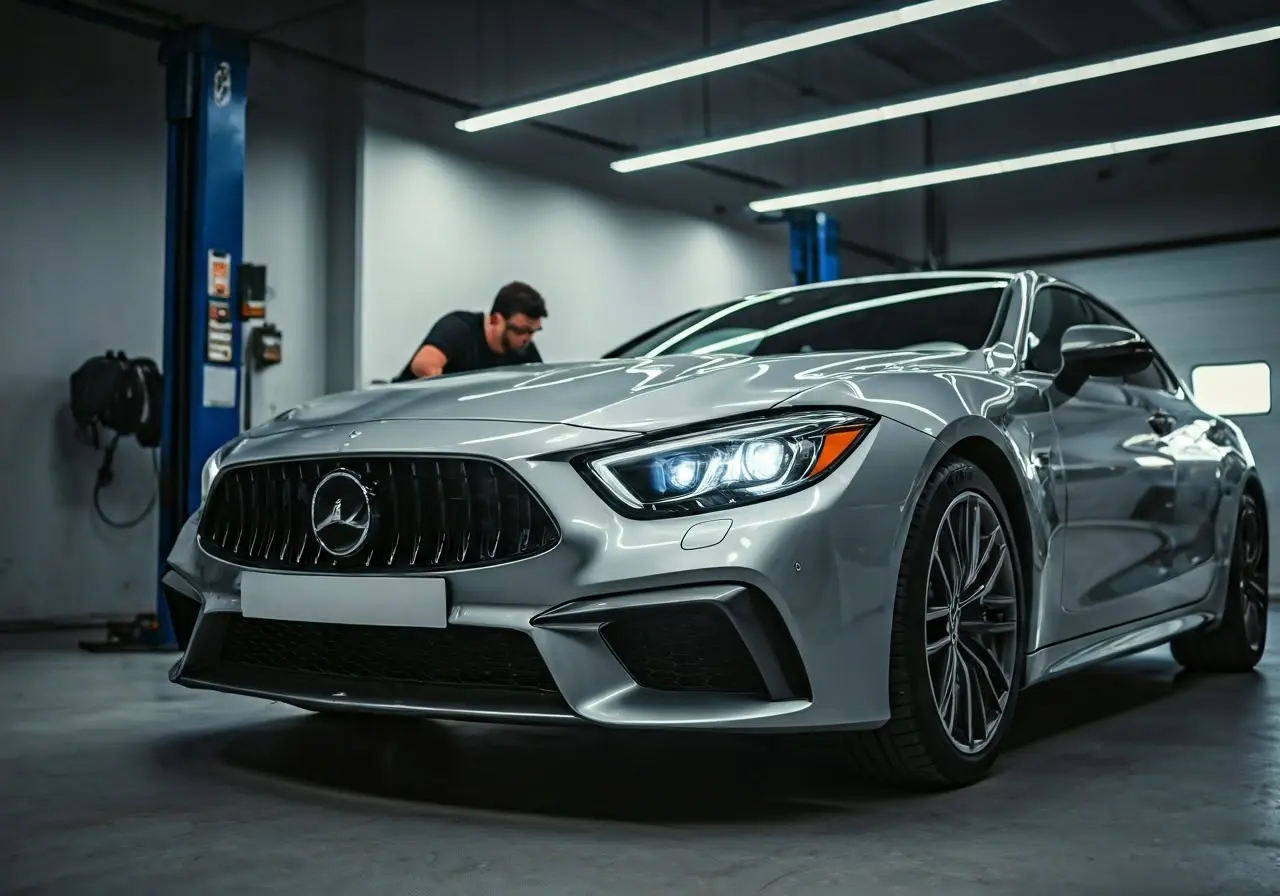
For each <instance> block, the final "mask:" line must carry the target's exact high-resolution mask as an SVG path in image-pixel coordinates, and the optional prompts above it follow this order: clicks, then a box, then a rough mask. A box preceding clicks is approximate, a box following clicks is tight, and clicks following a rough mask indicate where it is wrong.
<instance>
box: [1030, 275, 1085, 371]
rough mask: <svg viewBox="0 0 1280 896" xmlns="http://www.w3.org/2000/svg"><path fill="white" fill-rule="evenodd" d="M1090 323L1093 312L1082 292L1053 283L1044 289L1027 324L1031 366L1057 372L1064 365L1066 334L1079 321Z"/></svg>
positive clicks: (1031, 368)
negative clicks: (1063, 350) (1061, 287)
mask: <svg viewBox="0 0 1280 896" xmlns="http://www.w3.org/2000/svg"><path fill="white" fill-rule="evenodd" d="M1089 323H1093V316H1092V315H1091V314H1090V313H1089V309H1088V307H1087V306H1086V305H1085V303H1084V300H1083V299H1082V298H1081V297H1080V295H1079V294H1078V293H1074V292H1071V291H1070V290H1066V289H1058V288H1056V287H1052V286H1051V287H1047V288H1045V289H1041V290H1040V291H1039V292H1037V293H1036V298H1035V302H1034V303H1033V304H1032V306H1031V323H1030V325H1029V327H1028V328H1027V357H1026V367H1027V369H1028V370H1035V371H1038V372H1040V373H1049V374H1056V373H1057V372H1058V371H1059V370H1061V369H1062V334H1064V333H1066V332H1067V328H1069V327H1074V326H1075V325H1076V324H1089Z"/></svg>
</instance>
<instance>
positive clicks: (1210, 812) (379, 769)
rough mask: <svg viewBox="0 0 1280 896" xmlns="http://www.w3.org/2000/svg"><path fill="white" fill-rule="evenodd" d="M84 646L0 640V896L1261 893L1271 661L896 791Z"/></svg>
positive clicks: (1278, 881)
mask: <svg viewBox="0 0 1280 896" xmlns="http://www.w3.org/2000/svg"><path fill="white" fill-rule="evenodd" d="M1273 623H1280V617H1276V616H1275V615H1273ZM1273 630H1274V631H1280V627H1274V626H1273ZM95 634H96V633H95ZM75 640H76V636H75V635H71V636H68V635H46V636H33V635H25V636H10V637H6V638H4V639H0V734H2V736H0V892H3V893H30V894H45V893H48V894H91V896H108V894H115V893H120V894H126V893H127V894H130V896H151V894H161V893H172V892H179V893H182V894H184V896H188V894H190V896H196V894H217V896H223V894H235V896H251V894H257V893H268V892H270V893H287V894H296V896H320V894H364V893H370V894H378V896H395V894H401V893H403V894H431V896H452V894H485V896H489V894H547V896H553V894H554V896H626V894H633V893H655V894H665V896H681V894H725V896H747V894H759V893H765V894H804V896H820V894H827V893H831V894H836V893H838V894H870V896H893V894H908V893H911V894H915V893H942V894H946V896H965V894H971V893H999V894H1019V896H1048V894H1057V893H1080V894H1087V896H1111V894H1129V893H1133V894H1152V896H1154V894H1162V896H1169V894H1178V896H1181V894H1186V896H1210V894H1222V896H1252V894H1262V893H1280V659H1278V658H1277V654H1276V653H1274V652H1273V653H1271V654H1270V655H1269V657H1268V659H1267V661H1266V662H1265V663H1264V665H1263V667H1262V668H1261V669H1260V672H1259V674H1256V675H1248V676H1243V677H1233V678H1203V679H1197V678H1190V677H1187V676H1179V675H1178V674H1177V672H1178V670H1177V667H1176V666H1175V665H1174V664H1173V662H1172V660H1170V659H1169V657H1168V652H1167V651H1165V650H1159V651H1153V652H1151V653H1149V654H1144V655H1142V656H1138V657H1134V658H1132V659H1129V660H1124V661H1120V662H1116V663H1112V664H1109V665H1106V666H1104V667H1101V668H1099V669H1096V670H1092V671H1086V672H1082V673H1078V674H1077V675H1076V676H1075V677H1073V678H1070V679H1066V680H1062V681H1059V682H1054V683H1050V684H1047V685H1044V686H1043V687H1041V688H1038V689H1035V690H1032V691H1030V692H1028V694H1027V695H1026V697H1025V698H1024V702H1023V704H1022V707H1021V713H1020V717H1019V721H1018V724H1017V729H1016V737H1015V740H1016V743H1015V744H1014V745H1013V746H1012V747H1011V748H1010V750H1009V752H1008V753H1007V754H1006V755H1005V757H1004V758H1003V759H1002V761H1001V763H1000V764H999V765H998V766H997V773H996V774H995V775H994V776H993V777H992V778H991V779H990V780H988V781H986V782H984V783H982V784H980V785H978V786H976V787H973V788H970V789H968V790H965V791H961V792H954V793H949V794H945V795H932V796H901V795H894V794H888V793H883V792H875V791H869V790H867V789H865V788H860V787H858V786H856V785H853V784H851V783H849V782H848V781H846V780H845V779H844V777H843V776H842V774H841V769H840V766H839V764H838V763H837V762H836V761H834V759H833V758H832V757H831V755H830V754H829V753H828V747H827V745H826V744H824V743H823V742H822V741H821V740H817V741H811V740H810V739H805V740H803V741H791V740H787V741H773V740H755V739H730V738H723V737H704V736H688V735H685V736H649V735H641V736H637V735H624V734H616V733H613V732H602V731H593V730H583V731H548V730H541V729H522V728H484V727H473V726H439V725H425V724H410V725H404V724H399V725H378V724H373V723H369V722H365V723H355V724H351V723H347V724H335V723H333V722H331V721H329V720H325V719H321V718H319V717H315V716H311V715H308V714H305V713H302V712H298V711H296V710H292V709H289V708H287V707H282V706H276V705H270V704H267V703H262V702H255V701H253V700H246V699H237V698H232V697H227V696H223V695H216V694H206V693H195V692H191V691H186V690H183V689H181V688H177V687H174V686H172V685H170V684H168V683H167V681H166V679H165V669H166V667H167V666H168V664H169V663H170V662H171V658H170V657H163V656H149V655H128V656H122V655H112V656H102V655H91V654H88V653H84V652H80V651H78V650H76V649H75V647H74V643H75Z"/></svg>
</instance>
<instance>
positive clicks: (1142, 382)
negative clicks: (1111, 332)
mask: <svg viewBox="0 0 1280 896" xmlns="http://www.w3.org/2000/svg"><path fill="white" fill-rule="evenodd" d="M1089 307H1090V308H1092V309H1093V315H1094V317H1095V318H1096V320H1097V322H1098V323H1100V324H1107V325H1109V326H1113V327H1127V328H1129V329H1130V330H1135V329H1137V328H1136V327H1134V325H1133V324H1131V323H1129V321H1127V320H1125V319H1124V318H1123V317H1121V316H1120V315H1119V314H1117V313H1116V312H1114V311H1112V310H1111V309H1110V308H1107V307H1106V306H1104V305H1103V304H1102V303H1100V302H1096V301H1090V302H1089ZM1123 382H1124V384H1125V385H1126V386H1137V387H1138V388H1139V389H1155V390H1157V391H1160V392H1176V391H1178V385H1177V380H1176V379H1175V378H1174V376H1173V374H1172V373H1171V372H1170V371H1169V366H1168V365H1167V364H1166V363H1165V361H1164V359H1163V358H1161V357H1160V355H1159V353H1156V356H1155V360H1154V361H1153V362H1152V364H1151V366H1150V367H1148V368H1147V369H1146V370H1141V371H1139V372H1138V373H1134V374H1130V375H1129V376H1127V377H1125V378H1124V380H1123Z"/></svg>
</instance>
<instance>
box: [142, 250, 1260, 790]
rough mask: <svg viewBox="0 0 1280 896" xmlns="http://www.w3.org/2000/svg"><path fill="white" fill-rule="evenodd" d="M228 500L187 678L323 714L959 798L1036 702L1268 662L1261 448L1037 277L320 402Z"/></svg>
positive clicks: (183, 614)
mask: <svg viewBox="0 0 1280 896" xmlns="http://www.w3.org/2000/svg"><path fill="white" fill-rule="evenodd" d="M203 480H204V481H203V483H202V487H203V489H204V499H203V503H202V506H201V508H200V510H199V511H198V512H197V513H196V514H194V515H193V517H192V518H191V519H190V520H189V521H188V522H187V523H186V525H185V527H184V528H183V529H182V531H181V533H180V535H179V537H178V540H177V542H176V545H175V547H174V548H173V550H172V553H171V554H170V556H169V558H168V566H169V568H168V570H167V571H166V572H165V574H164V576H163V584H164V590H165V594H166V596H167V602H168V606H169V610H170V614H171V617H172V620H173V623H174V628H175V630H176V632H177V636H178V640H179V644H180V646H181V647H182V648H183V655H182V657H181V658H180V659H179V661H178V662H177V663H176V664H175V665H174V667H173V669H172V671H171V673H170V676H171V679H172V680H173V681H174V682H176V683H178V684H180V685H184V686H186V687H190V688H206V689H213V690H217V691H224V692H228V693H233V694H241V695H247V696H250V697H256V698H265V699H270V700H276V701H282V702H284V703H288V704H293V705H295V706H298V707H302V708H305V709H309V710H313V711H320V712H340V713H391V714H401V715H409V716H421V717H429V718H440V719H452V720H471V721H491V722H503V723H511V722H528V723H556V724H575V723H576V724H584V723H585V724H593V725H601V726H610V727H614V728H634V729H689V730H692V729H698V730H708V729H711V730H719V731H738V732H753V733H768V732H830V733H832V734H833V735H834V736H835V738H836V739H837V740H839V741H840V742H842V743H844V744H847V746H848V752H849V757H850V762H851V769H861V770H865V771H868V772H871V773H875V774H880V775H884V776H888V777H890V778H892V779H896V780H897V781H899V782H902V783H904V784H910V785H914V786H927V787H955V786H962V785H965V784H968V783H972V782H974V781H976V780H978V779H980V778H981V777H982V776H983V775H985V774H986V773H987V772H988V770H989V769H990V767H991V765H992V763H993V762H994V761H995V759H996V757H997V754H998V753H999V751H1000V749H1001V743H1002V741H1003V740H1004V739H1005V737H1006V735H1007V734H1008V732H1009V728H1010V724H1011V722H1012V720H1013V717H1014V714H1015V711H1016V709H1017V705H1018V697H1019V694H1020V692H1022V691H1023V690H1024V689H1025V688H1027V687H1028V686H1031V685H1034V684H1036V683H1037V682H1042V681H1045V680H1047V679H1049V678H1052V677H1055V676H1059V675H1063V674H1065V673H1068V672H1070V671H1072V670H1075V669H1079V668H1081V667H1083V666H1087V665H1090V664H1093V663H1097V662H1100V661H1103V660H1107V659H1110V658H1113V657H1117V656H1121V655H1124V654H1129V653H1133V652H1137V651H1141V650H1145V649H1148V648H1151V647H1155V646H1158V645H1161V644H1166V643H1167V644H1170V645H1171V648H1172V652H1173V655H1174V657H1175V658H1176V659H1177V661H1178V662H1179V663H1181V664H1182V665H1183V666H1185V667H1186V668H1188V669H1192V670H1197V671H1203V672H1217V673H1230V672H1244V671H1247V670H1250V669H1252V668H1253V667H1254V666H1255V664H1257V662H1258V661H1259V659H1260V658H1261V656H1262V653H1263V650H1264V649H1265V644H1266V624H1267V584H1268V558H1269V547H1270V538H1269V527H1268V516H1267V505H1266V501H1265V498H1264V495H1263V491H1262V485H1261V480H1260V478H1259V474H1258V471H1257V468H1256V467H1255V463H1254V459H1253V457H1252V455H1251V454H1250V451H1249V447H1248V445H1247V444H1246V442H1245V439H1244V437H1243V436H1242V434H1241V432H1240V430H1239V428H1238V427H1237V426H1236V425H1234V424H1233V423H1232V422H1231V421H1230V420H1227V419H1223V418H1221V417H1217V416H1214V415H1213V414H1210V413H1208V412H1206V411H1205V410H1203V409H1202V408H1201V407H1199V406H1198V405H1197V404H1196V401H1195V399H1194V398H1193V397H1192V395H1190V394H1189V391H1188V389H1187V388H1186V387H1185V386H1184V385H1183V383H1182V382H1181V381H1180V380H1179V379H1178V377H1177V376H1176V375H1175V374H1174V372H1173V370H1172V369H1171V368H1170V366H1169V365H1168V363H1166V361H1165V360H1164V359H1163V358H1162V357H1161V356H1160V354H1159V352H1158V351H1157V350H1156V349H1155V348H1154V347H1153V346H1152V345H1151V343H1150V342H1148V341H1147V340H1146V339H1145V338H1144V337H1143V336H1142V335H1140V333H1139V332H1138V331H1137V330H1135V329H1134V327H1133V326H1131V325H1130V324H1129V322H1128V321H1126V320H1125V319H1124V318H1123V317H1121V316H1120V315H1119V314H1117V313H1116V312H1115V311H1114V310H1113V309H1112V308H1111V307H1109V306H1108V305H1106V304H1104V303H1103V302H1102V301H1100V300H1099V299H1098V298H1097V297H1095V296H1093V295H1091V294H1089V293H1087V292H1085V291H1083V290H1081V289H1079V288H1077V287H1075V286H1073V285H1071V284H1068V283H1065V282H1062V281H1060V280H1056V279H1054V278H1051V277H1048V276H1044V275H1042V274H1039V273H1036V272H1030V271H1028V272H1022V273H1016V274H1013V273H990V272H941V273H940V272H930V273H916V274H895V275H887V276H875V277H862V278H857V279H851V280H843V281H839V282H831V283H823V284H818V285H812V286H803V287H792V288H785V289H778V290H774V291H771V292H766V293H761V294H758V295H752V296H748V297H746V298H743V299H740V300H737V301H733V302H729V303H725V304H721V305H717V306H715V307H709V308H704V309H700V310H697V311H693V312H690V313H687V314H684V315H682V316H680V317H678V318H677V319H675V320H672V321H670V322H668V323H666V324H663V325H662V326H659V327H657V328H655V329H653V330H651V331H650V332H647V333H644V334H642V335H641V336H639V337H637V338H636V339H634V340H633V341H631V342H629V343H628V344H626V345H623V346H621V347H620V348H619V349H617V350H615V351H614V352H612V353H610V355H609V356H607V357H605V358H604V359H601V360H594V361H586V362H581V363H563V364H537V365H520V366H515V367H508V368H502V369H497V370H490V371H483V372H477V373H465V374H456V375H450V376H443V377H437V378H434V379H429V380H423V381H419V382H415V383H408V384H403V385H395V386H388V387H382V388H371V389H367V390H359V391H354V392H350V393H344V394H338V395H332V396H328V397H325V398H321V399H318V400H316V401H314V402H311V403H309V404H306V405H303V406H301V407H298V408H296V409H294V410H292V411H289V412H287V413H285V414H283V415H281V416H280V417H278V418H276V419H275V420H272V421H270V422H268V423H266V424H263V425H261V426H259V427H258V428H256V429H253V430H251V431H249V432H247V433H245V434H244V435H243V436H241V437H240V438H237V439H236V440H234V441H233V442H231V443H229V444H227V445H226V446H224V447H223V448H222V449H221V450H219V451H218V452H216V453H215V454H214V455H213V456H212V457H211V458H210V459H209V461H208V464H207V466H206V468H205V471H204V477H203Z"/></svg>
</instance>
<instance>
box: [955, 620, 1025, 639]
mask: <svg viewBox="0 0 1280 896" xmlns="http://www.w3.org/2000/svg"><path fill="white" fill-rule="evenodd" d="M1017 629H1018V623H1017V622H1016V621H1015V620H1012V619H1010V620H1007V621H1006V620H1003V619H1001V620H992V619H965V620H963V621H962V622H961V623H960V631H961V632H962V633H963V634H966V635H973V636H975V637H981V636H983V635H1007V634H1010V633H1011V632H1014V631H1017Z"/></svg>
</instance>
